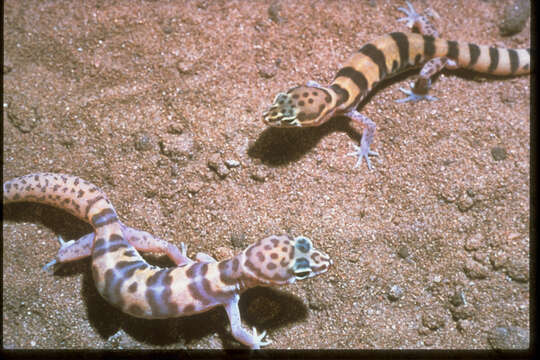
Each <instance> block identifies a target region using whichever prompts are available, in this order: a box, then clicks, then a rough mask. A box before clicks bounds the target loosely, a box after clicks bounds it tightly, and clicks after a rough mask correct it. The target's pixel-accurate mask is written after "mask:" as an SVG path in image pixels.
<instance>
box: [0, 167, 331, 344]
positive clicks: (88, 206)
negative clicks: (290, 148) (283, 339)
mask: <svg viewBox="0 0 540 360" xmlns="http://www.w3.org/2000/svg"><path fill="white" fill-rule="evenodd" d="M21 201H29V202H38V203H43V204H47V205H51V206H54V207H58V208H60V209H63V210H65V211H67V212H69V213H71V214H73V215H75V216H76V217H78V218H80V219H82V220H84V221H86V222H88V223H90V225H92V227H93V228H94V232H93V233H91V234H88V235H85V236H83V237H81V238H80V239H79V240H77V241H74V240H71V241H69V242H64V241H63V240H62V239H61V238H59V240H60V244H61V247H60V250H59V251H58V254H57V255H56V257H55V259H54V260H53V261H51V262H50V263H48V264H47V265H46V266H45V269H49V268H51V266H53V265H55V264H62V263H66V262H70V261H74V260H78V259H82V258H85V257H91V264H92V277H93V279H94V282H95V284H96V287H97V290H98V292H99V293H100V294H101V296H103V298H105V300H107V301H108V302H109V303H110V304H112V305H113V306H115V307H116V308H118V309H120V310H122V311H123V312H125V313H127V314H129V315H132V316H135V317H139V318H145V319H164V318H174V317H180V316H187V315H192V314H197V313H201V312H204V311H207V310H210V309H211V308H213V307H216V306H220V305H221V306H224V307H225V310H226V312H227V315H228V317H229V321H230V325H231V331H232V334H233V336H234V338H235V339H236V340H237V341H239V342H240V343H242V344H244V345H246V346H248V347H250V348H253V349H258V348H260V347H261V346H264V345H268V344H269V343H270V341H267V340H266V341H265V340H263V339H264V337H265V335H266V331H263V332H262V333H261V334H257V331H256V329H255V328H253V333H250V332H249V331H246V330H245V329H244V328H243V327H242V322H241V318H240V311H239V308H238V301H239V299H240V294H241V293H242V292H243V291H245V290H246V289H248V288H251V287H255V286H278V285H284V284H291V283H294V282H295V281H296V280H303V279H307V278H311V277H314V276H316V275H319V274H322V273H324V272H326V271H327V270H328V268H329V267H330V265H331V264H332V260H331V259H330V258H329V257H328V255H326V254H324V253H323V252H321V251H319V250H317V249H315V248H314V247H313V244H312V242H311V240H310V239H308V238H306V237H304V236H299V237H296V238H294V239H293V238H290V237H289V236H286V235H281V236H270V237H267V238H264V239H262V240H259V241H257V242H256V243H254V244H252V245H250V246H248V247H247V248H246V249H245V250H244V251H242V252H241V253H239V254H238V255H236V256H235V257H233V258H231V259H228V260H224V261H219V262H218V261H216V260H215V259H214V258H212V257H211V256H210V255H207V254H204V253H198V254H197V256H196V260H195V261H194V260H191V259H190V258H188V257H187V255H186V247H185V246H184V244H183V243H182V245H181V248H182V249H181V250H180V249H178V247H176V246H175V245H173V244H171V243H168V242H166V241H164V240H161V239H159V238H156V237H154V236H153V235H151V234H149V233H147V232H145V231H141V230H136V229H133V228H131V227H128V226H126V225H124V224H123V223H122V222H121V221H120V220H119V219H118V215H117V214H116V211H115V210H114V207H113V206H112V204H111V202H110V201H109V199H108V198H107V196H106V195H105V193H104V192H103V191H101V190H100V189H99V188H97V187H96V186H95V185H93V184H91V183H89V182H88V181H85V180H83V179H81V178H79V177H76V176H72V175H64V174H53V173H37V174H30V175H26V176H22V177H18V178H15V179H12V180H9V181H7V182H5V183H4V187H3V202H4V204H6V203H12V202H21ZM137 250H139V251H143V252H154V253H160V254H166V255H167V256H168V257H169V258H170V259H171V260H172V261H173V262H174V263H175V264H176V266H175V267H170V268H160V267H157V266H153V265H150V264H148V263H147V262H146V261H145V260H144V259H143V258H142V257H141V255H140V254H139V252H138V251H137Z"/></svg>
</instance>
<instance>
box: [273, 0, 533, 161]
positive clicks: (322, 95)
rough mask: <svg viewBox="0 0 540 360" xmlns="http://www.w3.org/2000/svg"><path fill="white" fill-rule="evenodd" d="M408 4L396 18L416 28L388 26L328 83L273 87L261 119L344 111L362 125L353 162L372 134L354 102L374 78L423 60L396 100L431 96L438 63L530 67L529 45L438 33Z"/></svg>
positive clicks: (294, 119) (313, 117)
mask: <svg viewBox="0 0 540 360" xmlns="http://www.w3.org/2000/svg"><path fill="white" fill-rule="evenodd" d="M407 4H408V7H409V8H408V9H405V8H398V10H400V11H402V12H404V13H405V14H406V15H407V16H406V17H403V18H400V19H399V20H398V21H404V22H406V25H407V26H408V27H409V28H410V29H411V30H412V31H415V32H419V33H420V34H416V33H403V32H393V33H390V34H387V35H383V36H381V37H379V38H378V39H375V40H374V41H373V42H371V43H368V44H366V45H364V46H362V47H361V48H360V50H358V52H356V53H355V54H353V56H352V57H351V58H350V59H349V60H348V61H347V62H346V63H345V65H344V67H342V68H341V70H339V71H338V72H337V74H336V76H335V77H334V80H333V81H332V83H331V84H330V86H328V87H324V86H321V85H319V84H318V83H316V82H315V81H311V80H310V81H308V82H307V83H306V85H305V86H302V85H301V86H296V87H293V88H291V89H289V90H288V91H287V92H286V93H279V94H277V96H276V97H275V99H274V101H273V103H272V105H271V106H270V107H269V109H268V110H267V111H265V112H264V113H263V122H264V123H266V124H268V125H270V126H274V127H307V126H319V125H321V124H324V123H325V122H327V121H328V120H330V119H331V118H332V117H333V116H335V115H345V116H347V117H349V118H350V119H352V120H353V121H355V122H356V123H359V124H361V125H363V126H365V130H364V133H363V135H362V140H361V142H360V146H359V147H358V146H356V145H354V147H355V151H354V152H352V153H349V154H348V155H354V156H357V158H358V161H357V162H356V165H355V167H356V166H358V165H360V164H361V163H362V159H366V163H367V166H368V168H369V169H371V168H372V166H371V162H370V159H369V155H372V156H376V155H378V154H377V153H376V152H374V151H371V150H370V146H371V143H372V142H373V137H374V134H375V127H376V126H375V123H374V122H373V121H372V120H371V119H369V118H368V117H367V116H365V115H362V114H360V113H359V112H358V111H357V110H356V107H357V106H358V104H359V103H360V102H361V101H362V100H363V99H364V98H365V97H366V95H367V94H368V93H369V92H370V91H371V89H373V87H374V86H375V85H377V83H379V82H380V81H382V80H383V79H386V78H389V77H391V76H394V75H396V74H399V73H401V72H403V71H406V70H409V69H411V68H413V67H419V66H421V65H422V64H423V67H422V70H421V71H420V74H419V77H418V79H417V80H416V82H415V83H414V84H413V85H412V91H410V90H404V89H400V90H401V91H403V92H404V93H406V94H407V95H408V97H406V98H405V99H401V100H398V102H405V101H417V100H421V99H428V100H435V98H434V97H432V96H429V95H428V94H427V92H428V90H429V87H430V83H431V80H430V79H431V77H432V76H433V75H435V74H436V73H438V72H439V71H441V70H442V69H444V68H447V69H458V68H463V69H470V70H474V71H478V72H482V73H488V74H493V75H521V74H528V73H530V66H531V65H530V62H531V59H530V49H503V48H496V47H489V46H480V45H475V44H472V43H466V42H456V41H449V40H444V39H442V38H439V34H438V32H437V30H436V29H435V28H434V27H433V26H432V25H431V24H430V23H429V22H428V20H427V19H426V17H424V16H421V15H419V14H418V13H416V11H415V10H414V8H413V6H412V5H411V4H410V3H409V2H407Z"/></svg>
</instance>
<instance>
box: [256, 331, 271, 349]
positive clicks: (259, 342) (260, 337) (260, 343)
mask: <svg viewBox="0 0 540 360" xmlns="http://www.w3.org/2000/svg"><path fill="white" fill-rule="evenodd" d="M251 336H252V337H253V342H254V344H253V347H252V349H259V348H260V347H261V346H266V345H269V344H271V343H272V340H266V341H263V338H264V337H265V336H266V330H264V331H263V332H262V333H260V334H259V335H257V329H256V328H255V326H254V327H253V335H251Z"/></svg>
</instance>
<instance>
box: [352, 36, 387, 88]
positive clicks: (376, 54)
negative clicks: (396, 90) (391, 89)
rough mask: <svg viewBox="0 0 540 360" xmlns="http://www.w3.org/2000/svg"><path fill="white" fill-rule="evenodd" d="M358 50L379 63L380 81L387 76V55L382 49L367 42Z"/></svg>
mask: <svg viewBox="0 0 540 360" xmlns="http://www.w3.org/2000/svg"><path fill="white" fill-rule="evenodd" d="M358 52H359V53H361V54H364V55H366V56H367V57H369V58H370V59H371V61H373V62H374V63H375V64H376V65H377V67H378V68H379V81H380V80H382V79H384V78H385V77H386V74H387V73H388V70H387V69H386V57H385V56H384V53H383V52H382V51H381V50H379V49H378V48H377V47H376V46H375V45H373V44H366V45H364V46H362V47H361V48H360V50H359V51H358Z"/></svg>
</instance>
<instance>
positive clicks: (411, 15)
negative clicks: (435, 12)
mask: <svg viewBox="0 0 540 360" xmlns="http://www.w3.org/2000/svg"><path fill="white" fill-rule="evenodd" d="M407 6H408V7H409V8H408V9H406V8H402V7H398V10H399V11H401V12H404V13H405V14H406V15H407V16H405V17H402V18H399V19H398V20H397V21H403V22H406V24H405V26H407V27H408V28H412V27H413V26H414V23H415V22H416V21H417V20H418V19H420V18H421V15H419V14H418V13H417V12H416V10H414V8H413V6H412V4H411V3H410V2H408V1H407Z"/></svg>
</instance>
